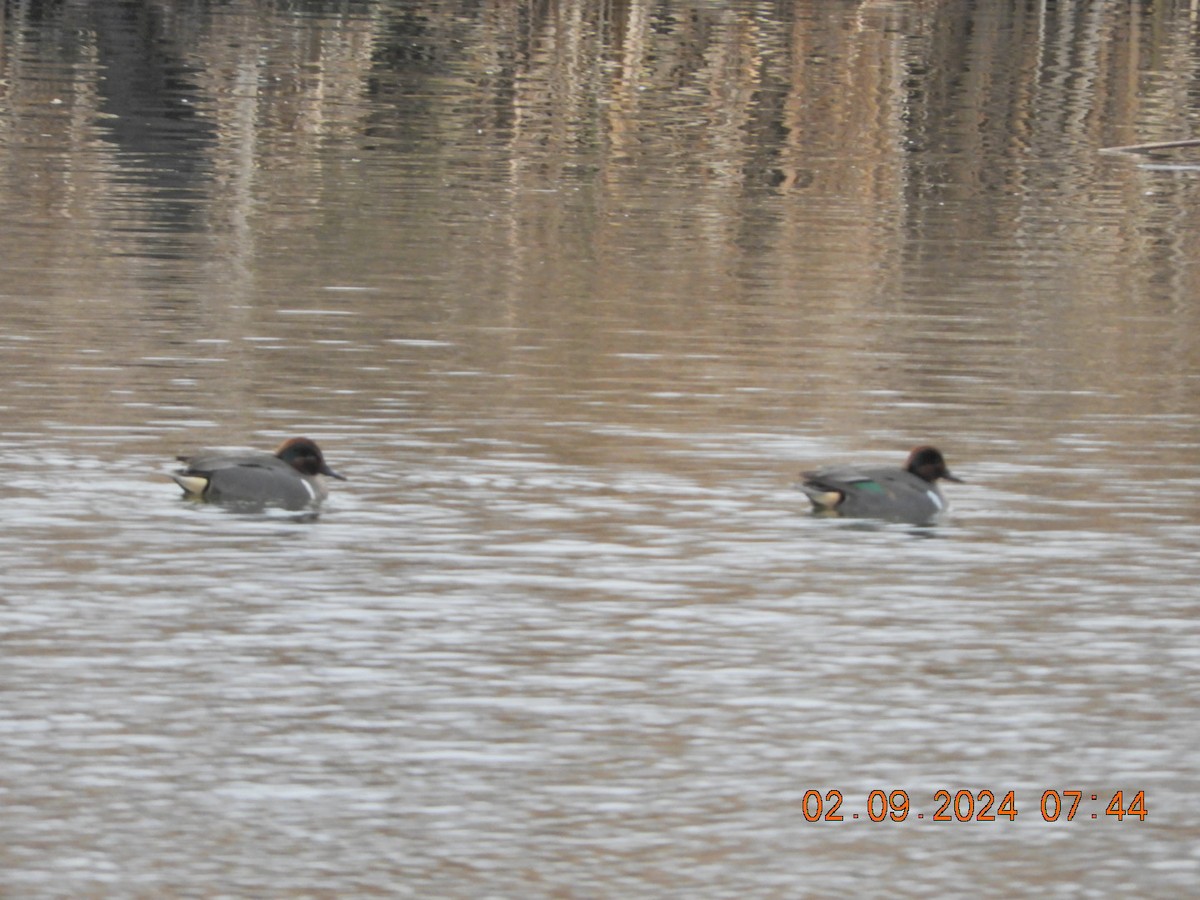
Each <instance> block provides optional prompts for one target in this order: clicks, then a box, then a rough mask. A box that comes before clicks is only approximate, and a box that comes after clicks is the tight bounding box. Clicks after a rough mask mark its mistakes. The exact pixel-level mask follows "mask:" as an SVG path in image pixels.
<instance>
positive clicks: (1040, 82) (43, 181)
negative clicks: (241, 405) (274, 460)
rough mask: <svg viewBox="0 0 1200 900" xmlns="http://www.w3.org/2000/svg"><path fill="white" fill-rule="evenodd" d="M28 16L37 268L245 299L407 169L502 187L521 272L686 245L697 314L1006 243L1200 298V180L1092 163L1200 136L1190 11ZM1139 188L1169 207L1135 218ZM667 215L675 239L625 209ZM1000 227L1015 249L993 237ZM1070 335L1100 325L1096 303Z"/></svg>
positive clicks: (1095, 7) (6, 28) (913, 275)
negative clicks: (267, 267) (73, 266)
mask: <svg viewBox="0 0 1200 900" xmlns="http://www.w3.org/2000/svg"><path fill="white" fill-rule="evenodd" d="M0 15H2V16H4V18H3V20H2V22H0V172H2V173H3V174H0V179H2V180H0V190H2V192H3V193H2V196H0V211H3V212H4V213H5V215H6V216H7V217H8V218H9V220H10V221H14V220H15V221H26V222H31V221H34V220H36V221H37V222H38V225H39V228H41V229H42V233H44V234H45V235H46V237H47V240H46V241H44V242H42V243H39V244H38V245H37V246H33V247H30V246H28V245H23V246H20V247H16V246H12V245H11V244H10V243H9V242H10V240H12V239H11V238H8V237H6V236H5V233H0V255H3V257H4V258H5V259H7V260H20V261H22V262H21V263H19V264H24V265H27V266H28V267H29V269H30V270H31V271H32V270H35V269H37V268H39V267H44V268H45V269H46V270H47V271H50V270H54V271H61V267H59V268H57V269H55V267H53V266H50V265H48V261H49V260H50V259H51V258H53V257H54V256H55V255H56V254H57V253H59V252H60V249H61V246H62V245H63V244H64V243H66V242H68V241H69V242H70V243H71V245H72V246H73V248H74V251H75V252H76V253H77V254H78V256H79V257H80V258H81V259H82V260H90V261H94V263H95V265H97V266H104V267H112V266H114V265H119V263H116V264H115V263H114V262H113V260H114V259H117V260H122V259H137V258H147V257H150V258H183V257H187V258H192V259H195V258H197V257H198V258H201V259H208V260H213V261H219V263H220V265H219V266H214V269H218V268H219V270H220V272H221V273H222V274H221V276H220V277H222V278H225V279H227V280H228V281H229V284H228V285H227V288H228V289H229V291H230V292H231V293H233V294H237V293H239V292H248V291H250V290H251V287H250V283H251V281H252V278H251V276H250V274H249V273H250V271H251V270H252V269H253V267H254V266H255V265H256V264H257V263H258V261H260V260H261V258H262V256H263V255H264V254H267V253H269V252H271V251H270V250H268V249H267V248H269V247H273V246H274V245H276V243H277V242H278V243H279V244H280V245H282V242H283V239H284V237H286V240H287V246H288V247H289V248H290V249H291V250H292V252H293V258H298V259H303V257H304V255H305V251H306V250H307V249H308V248H309V247H312V246H315V245H316V244H317V243H319V242H323V241H324V242H328V241H329V240H330V234H331V233H333V234H335V235H336V236H337V238H338V239H340V240H343V241H344V242H345V246H346V247H347V248H348V249H349V250H353V248H354V246H355V243H356V242H357V243H358V244H366V243H367V242H369V241H372V240H378V239H379V235H378V231H377V229H378V227H379V225H378V222H372V223H371V225H370V227H371V228H373V229H376V231H375V232H373V233H367V232H366V231H358V230H357V229H360V228H365V227H366V226H362V225H360V224H359V223H358V221H357V220H358V219H359V218H362V219H367V218H368V217H367V216H365V215H363V216H347V217H346V218H347V219H348V221H336V222H335V221H331V218H330V217H331V213H330V210H331V209H335V208H336V209H345V208H346V207H348V206H354V205H355V204H357V208H358V209H360V210H364V211H365V210H369V209H371V208H372V206H373V205H374V204H376V203H377V198H378V196H379V195H380V192H381V191H383V190H386V189H388V188H394V187H395V184H396V183H397V182H399V183H400V184H401V185H402V186H404V187H411V186H412V184H418V183H419V184H425V185H433V186H440V187H448V193H449V192H450V190H459V191H478V192H479V195H480V196H481V197H482V196H486V198H487V199H486V202H487V204H488V212H489V214H494V221H495V222H497V223H498V224H497V225H495V226H494V228H495V232H494V233H493V234H491V235H490V236H487V235H482V229H483V227H484V226H482V225H478V224H477V225H474V226H471V227H475V228H478V229H480V234H481V236H480V237H479V240H480V241H484V240H485V238H490V239H491V240H494V241H495V240H499V242H500V245H499V246H498V248H497V249H498V255H503V256H504V258H505V259H506V265H507V266H508V268H507V269H506V270H505V272H507V273H508V274H511V273H514V272H515V273H518V274H521V275H522V276H523V277H532V276H530V275H529V273H530V272H533V271H534V270H535V269H536V268H537V267H538V266H542V267H543V268H544V267H545V266H546V265H547V260H546V259H545V258H544V257H546V256H547V255H548V254H547V253H546V248H551V247H554V248H563V247H570V248H573V249H572V251H571V252H574V253H575V254H576V259H574V260H571V262H572V263H577V262H578V261H579V260H578V256H579V255H581V254H590V255H591V259H590V262H591V264H592V265H593V266H594V271H595V273H596V274H595V278H596V280H597V281H598V282H600V281H602V282H603V284H604V286H605V290H606V291H607V292H609V293H610V294H611V295H612V296H614V297H619V296H621V295H623V294H627V295H629V296H634V295H637V294H639V293H644V292H645V289H646V288H647V285H646V283H645V279H646V277H647V276H646V268H645V267H641V268H637V267H626V266H621V265H619V264H617V263H619V262H620V261H621V260H623V259H628V258H631V257H637V256H638V255H639V254H641V255H642V256H643V257H644V256H646V255H649V254H661V255H664V256H665V255H675V256H677V257H679V258H682V259H684V260H686V263H687V265H688V266H690V268H691V271H692V272H693V274H692V275H691V277H690V280H685V282H684V283H683V284H682V285H676V294H677V295H678V296H679V300H678V303H679V304H680V305H681V306H684V307H688V305H689V304H691V307H694V306H695V302H694V301H695V298H697V297H699V298H703V297H705V296H712V295H713V294H715V293H728V292H730V291H736V290H739V289H740V288H739V284H740V283H741V281H742V280H744V279H745V277H746V274H747V273H749V272H753V271H754V270H755V269H756V268H758V267H770V269H771V270H772V273H773V276H774V278H775V279H776V280H777V281H778V282H779V283H784V284H793V285H804V286H805V288H806V290H807V291H808V292H809V293H810V294H814V295H817V296H820V297H821V298H823V300H824V301H825V302H827V303H828V304H829V306H830V307H832V312H831V313H830V314H831V315H838V314H839V309H838V307H839V305H841V306H843V307H845V308H844V309H842V310H841V313H843V314H844V315H845V316H846V317H848V318H849V319H854V320H855V321H860V320H871V319H873V318H875V317H878V316H879V315H880V314H882V313H885V312H889V311H894V310H895V308H896V305H897V304H900V305H903V304H904V303H906V302H907V300H906V298H909V297H910V296H916V297H919V296H922V295H923V294H924V293H925V285H927V284H929V283H933V281H934V280H935V276H936V280H938V283H939V284H941V285H945V284H946V283H951V284H953V282H954V279H955V278H961V279H964V280H969V279H970V278H972V277H975V276H977V275H978V274H979V273H980V271H981V270H986V269H987V267H988V266H989V265H991V266H994V267H995V268H996V270H998V271H999V270H1004V269H1005V268H1008V269H1014V268H1023V269H1029V270H1031V271H1036V272H1037V275H1036V277H1035V276H1031V277H1030V278H1029V279H1028V280H1027V281H1025V282H1021V281H1020V280H1019V279H1018V282H1017V284H1016V289H1015V291H1014V297H1015V299H1014V300H1013V302H1014V304H1016V303H1019V300H1020V296H1021V292H1022V291H1033V290H1037V289H1038V284H1039V280H1040V281H1041V282H1049V283H1052V284H1053V283H1057V284H1060V285H1068V286H1069V285H1071V284H1073V283H1075V282H1078V281H1079V280H1080V279H1084V278H1087V277H1088V273H1089V272H1090V271H1092V270H1094V269H1095V268H1096V267H1097V264H1098V262H1099V261H1107V260H1111V259H1112V258H1113V257H1115V256H1125V257H1128V258H1129V259H1130V260H1131V264H1130V265H1129V266H1127V267H1126V269H1125V271H1129V272H1135V271H1138V270H1139V267H1144V269H1145V270H1146V271H1147V272H1156V273H1161V272H1163V271H1164V269H1167V270H1170V271H1172V272H1174V273H1176V274H1175V275H1173V276H1172V277H1171V278H1166V279H1162V278H1160V279H1159V280H1157V281H1155V280H1153V279H1149V278H1148V279H1147V281H1146V283H1145V284H1143V285H1137V284H1131V285H1128V286H1127V287H1128V288H1129V289H1130V290H1135V289H1140V290H1144V291H1146V292H1149V293H1155V292H1162V291H1170V292H1173V294H1175V295H1177V294H1178V292H1179V291H1184V290H1188V289H1194V287H1195V285H1194V283H1181V282H1180V279H1182V280H1183V282H1187V279H1188V278H1189V277H1190V278H1193V279H1194V276H1189V275H1187V274H1186V273H1185V274H1179V272H1180V268H1181V267H1180V260H1185V259H1191V258H1194V257H1195V255H1196V253H1195V251H1196V246H1195V244H1196V238H1195V235H1196V234H1198V233H1200V229H1198V228H1197V227H1196V226H1197V224H1198V223H1197V221H1196V219H1197V216H1198V215H1200V214H1198V213H1197V206H1196V205H1195V204H1192V203H1189V202H1188V200H1187V198H1188V197H1189V196H1190V194H1188V193H1187V192H1186V191H1166V192H1157V193H1156V192H1155V191H1152V190H1149V189H1148V183H1149V179H1151V178H1152V177H1153V176H1146V175H1141V174H1139V173H1137V172H1134V171H1132V170H1131V169H1130V168H1128V167H1127V168H1126V169H1124V170H1120V171H1118V170H1116V169H1114V170H1113V171H1112V172H1111V173H1110V175H1109V176H1108V177H1107V179H1105V178H1098V177H1097V174H1096V170H1097V167H1098V166H1102V165H1109V166H1116V165H1118V164H1117V163H1112V162H1111V161H1110V162H1099V161H1098V160H1097V158H1096V155H1095V150H1096V149H1097V148H1099V147H1102V146H1106V145H1111V144H1117V143H1132V142H1135V141H1143V140H1155V139H1169V138H1175V137H1187V136H1193V135H1195V134H1196V133H1197V132H1200V126H1198V124H1197V122H1196V112H1195V111H1196V109H1197V108H1198V106H1197V103H1196V102H1195V100H1196V97H1197V95H1198V93H1200V83H1198V77H1197V72H1198V71H1200V67H1198V66H1197V65H1196V59H1197V50H1196V47H1197V46H1198V43H1200V42H1198V40H1197V38H1198V36H1200V35H1198V27H1200V26H1198V25H1197V19H1196V18H1195V16H1194V15H1193V14H1192V8H1191V5H1190V4H1188V3H1184V2H1183V0H1177V2H1160V3H1153V4H1146V3H1140V4H1138V3H1135V4H1027V3H976V2H965V0H963V2H954V0H861V2H852V0H830V2H813V3H807V2H786V3H784V2H775V0H739V2H732V3H725V2H722V3H709V2H703V0H699V2H697V0H691V2H684V0H653V2H651V0H529V2H512V0H430V2H420V3H418V2H400V0H390V2H389V0H380V2H370V0H361V2H338V3H333V2H329V3H320V2H295V3H273V2H254V0H227V2H219V3H218V2H199V0H198V2H193V3H187V4H177V3H167V2H147V3H145V4H94V3H82V2H70V0H63V2H57V3H55V2H45V3H21V4H5V5H4V6H3V7H0ZM384 164H386V165H384ZM387 179H390V182H387V183H385V181H386V180H387ZM334 197H336V198H337V199H338V201H339V202H338V203H336V204H335V203H333V202H331V199H332V198H334ZM469 197H470V195H468V199H469ZM1013 198H1018V199H1013ZM1050 198H1053V202H1049V200H1050ZM464 205H469V204H467V203H465V201H464ZM477 206H478V204H477ZM1116 208H1122V209H1124V210H1126V211H1128V210H1129V209H1132V210H1135V211H1138V212H1137V213H1135V214H1134V215H1133V216H1132V217H1128V216H1127V217H1126V218H1124V219H1123V221H1144V222H1146V223H1147V225H1146V226H1145V227H1140V226H1134V227H1117V226H1114V225H1113V224H1111V223H1112V222H1113V221H1115V220H1114V219H1113V217H1112V216H1111V215H1108V213H1109V212H1110V211H1111V210H1113V209H1116ZM646 210H651V211H653V213H654V215H655V216H656V217H657V218H656V220H655V221H656V222H657V225H658V233H657V236H656V245H655V246H654V247H647V246H645V242H644V241H641V242H639V241H634V240H631V239H630V238H629V236H628V232H627V230H626V229H625V228H624V227H623V222H624V221H625V218H626V216H627V215H633V214H639V213H644V212H645V211H646ZM948 210H949V212H948ZM475 211H477V208H475ZM444 213H445V209H444V208H442V207H439V206H438V205H437V204H428V205H427V206H426V207H424V208H421V209H417V210H414V211H413V212H412V214H411V217H412V219H413V220H414V223H410V227H411V228H413V229H420V228H421V227H423V226H429V227H430V228H434V227H440V228H443V229H444V228H445V227H446V226H445V224H444V223H443V222H441V220H439V219H438V216H439V215H443V214H444ZM343 215H344V214H343ZM476 218H477V219H481V218H483V217H481V216H476ZM117 226H119V227H117ZM8 233H17V234H22V235H27V234H28V231H25V232H20V231H16V232H13V231H10V232H8ZM496 233H499V234H500V237H499V238H497V237H496ZM81 235H87V236H88V243H87V244H86V245H83V244H81V243H80V236H81ZM564 236H567V237H569V238H570V240H569V241H567V240H564V239H563V238H564ZM950 238H953V240H950ZM1051 239H1052V240H1051ZM21 240H22V241H25V240H26V238H25V237H22V238H21ZM1001 242H1002V243H1003V244H1004V245H1005V246H1007V247H1009V248H1015V250H1014V251H1013V252H1014V254H1015V255H1013V256H1011V257H1010V258H1006V259H1001V260H987V259H984V260H981V259H979V258H978V256H977V254H976V251H977V248H979V247H981V246H986V245H996V244H997V243H1001ZM1049 243H1053V244H1054V246H1056V247H1059V248H1061V247H1062V245H1063V244H1064V243H1067V244H1068V245H1071V246H1074V247H1077V249H1078V253H1076V254H1074V255H1073V256H1072V259H1073V260H1074V262H1073V264H1069V265H1065V266H1061V267H1059V268H1056V269H1053V270H1050V269H1047V268H1046V267H1045V260H1046V257H1045V255H1044V248H1045V247H1046V246H1047V245H1048V244H1049ZM947 247H949V248H951V249H950V250H949V251H947V250H946V248H947ZM931 248H936V250H937V252H936V253H933V252H932V251H931ZM532 256H538V257H539V258H538V259H536V260H535V259H532V258H530V257H532ZM405 263H406V264H408V265H411V266H413V267H414V268H416V269H418V270H419V267H420V266H421V265H422V260H421V259H419V258H413V259H406V260H405ZM473 263H474V261H473V260H468V261H467V262H465V263H464V268H465V269H468V270H470V267H471V266H472V264H473ZM549 265H550V266H551V267H552V266H553V260H550V261H549ZM80 268H81V269H86V268H87V266H86V265H81V267H80ZM495 268H498V267H493V272H492V277H494V278H497V279H498V280H502V278H503V276H504V273H501V275H495V273H494V269H495ZM1106 270H1107V271H1112V268H1111V267H1106ZM478 274H479V273H478V272H475V271H472V275H473V276H474V275H478ZM551 274H553V273H551ZM560 274H561V273H560ZM544 277H546V278H547V279H548V280H549V277H550V276H549V275H547V276H544ZM1172 278H1174V279H1175V280H1174V281H1172ZM834 284H836V286H837V287H836V290H834V289H832V288H830V287H829V286H830V285H834ZM649 287H651V288H652V287H653V285H650V286H649ZM1110 288H1111V289H1112V290H1113V291H1114V292H1115V291H1119V290H1121V289H1122V286H1110ZM581 290H583V289H581ZM495 291H496V293H498V294H500V295H505V294H506V291H505V288H504V285H499V286H497V287H496V288H495ZM529 293H531V292H525V294H527V295H528V294H529ZM508 300H509V302H511V303H518V302H528V301H527V300H526V301H523V300H522V299H521V298H519V297H517V296H515V295H511V296H508ZM691 307H688V308H691ZM922 309H923V308H922V307H918V306H914V307H913V308H912V309H911V310H903V309H902V310H901V311H902V312H920V311H921V310H922ZM1070 324H1072V325H1074V326H1075V331H1076V332H1077V333H1083V332H1085V331H1086V330H1087V329H1086V324H1087V319H1086V316H1085V314H1084V313H1083V312H1082V311H1080V312H1079V318H1078V320H1076V321H1074V322H1072V323H1070ZM997 327H999V328H1000V329H1001V330H1005V331H1009V332H1011V331H1012V330H1014V329H1019V328H1020V327H1022V326H1021V322H1020V317H1019V315H1017V314H1016V313H1014V319H1013V320H1011V321H1003V323H1002V324H1001V325H999V326H997ZM1061 330H1062V329H1059V331H1060V332H1061ZM1053 332H1054V330H1053V329H1049V330H1042V331H1039V332H1038V333H1037V334H1033V333H1031V334H1030V339H1031V340H1038V339H1039V336H1038V335H1042V334H1048V333H1053ZM1111 349H1113V350H1114V352H1116V349H1117V348H1115V347H1113V348H1111Z"/></svg>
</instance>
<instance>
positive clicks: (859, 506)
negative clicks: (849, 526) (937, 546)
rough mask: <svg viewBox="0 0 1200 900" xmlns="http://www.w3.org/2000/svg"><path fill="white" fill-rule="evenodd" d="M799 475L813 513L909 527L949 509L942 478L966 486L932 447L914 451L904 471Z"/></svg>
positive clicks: (833, 469)
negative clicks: (939, 484)
mask: <svg viewBox="0 0 1200 900" xmlns="http://www.w3.org/2000/svg"><path fill="white" fill-rule="evenodd" d="M800 477H801V478H803V479H804V480H803V481H802V482H801V483H800V490H802V491H804V493H805V494H807V495H808V498H809V499H810V500H811V501H812V504H813V512H814V513H817V514H820V515H831V516H845V517H847V518H858V519H864V518H865V519H882V520H884V521H887V522H903V523H907V524H910V525H930V524H933V523H934V522H936V521H937V520H938V518H940V516H941V515H942V513H943V512H944V511H945V510H946V506H947V504H946V498H945V497H943V496H942V492H941V491H940V490H939V489H938V486H937V482H938V481H939V480H941V481H953V482H956V483H958V484H962V483H963V481H962V479H961V478H957V477H955V476H954V475H952V474H951V473H950V469H949V468H948V467H947V465H946V459H945V457H944V456H942V453H941V451H940V450H938V449H937V448H936V447H930V446H928V445H923V446H920V447H916V448H914V449H913V450H912V452H911V453H909V454H908V460H907V461H906V462H905V463H904V467H903V468H890V467H887V466H852V465H851V466H828V467H826V468H822V469H816V470H815V471H812V472H803V473H801V476H800Z"/></svg>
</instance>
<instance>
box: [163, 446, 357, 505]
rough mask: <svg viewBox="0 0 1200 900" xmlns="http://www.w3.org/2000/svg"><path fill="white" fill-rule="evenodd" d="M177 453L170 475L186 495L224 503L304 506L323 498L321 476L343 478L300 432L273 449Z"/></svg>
mask: <svg viewBox="0 0 1200 900" xmlns="http://www.w3.org/2000/svg"><path fill="white" fill-rule="evenodd" d="M177 458H178V459H179V461H180V462H182V463H183V464H184V467H183V468H182V469H179V470H178V471H176V472H172V473H171V477H172V478H173V479H175V482H176V484H178V485H179V486H180V487H181V488H183V492H184V494H185V495H186V496H187V497H189V498H191V499H193V500H205V501H208V502H209V503H221V504H225V505H229V506H250V507H265V506H276V507H282V508H283V509H289V510H298V509H304V508H305V507H308V506H312V505H314V504H317V503H320V502H321V501H322V500H324V499H325V497H326V495H327V493H328V491H327V490H326V487H325V485H324V483H323V482H324V479H323V478H322V477H321V476H329V477H330V478H337V479H340V480H342V481H345V480H346V476H345V475H341V474H339V473H337V472H335V471H334V470H333V469H331V468H330V467H329V464H328V463H326V462H325V457H324V455H323V454H322V453H321V448H319V447H318V446H317V445H316V442H314V441H312V440H309V439H308V438H305V437H294V438H288V439H287V440H285V441H284V442H283V443H281V444H280V445H279V446H278V447H276V448H275V450H274V452H273V453H265V452H255V451H249V452H242V453H218V452H205V453H202V454H199V455H195V456H180V457H177Z"/></svg>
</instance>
